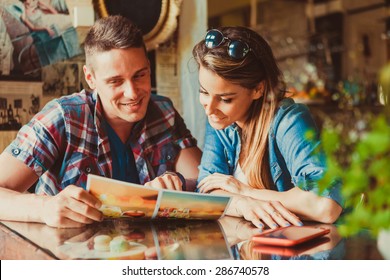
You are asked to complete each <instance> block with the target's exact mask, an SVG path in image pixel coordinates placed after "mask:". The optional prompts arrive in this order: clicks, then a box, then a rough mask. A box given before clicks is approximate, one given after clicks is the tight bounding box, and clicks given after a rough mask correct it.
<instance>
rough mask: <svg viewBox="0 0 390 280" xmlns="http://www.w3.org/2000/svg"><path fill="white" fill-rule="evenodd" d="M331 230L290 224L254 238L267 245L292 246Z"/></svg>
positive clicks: (255, 240) (253, 238)
mask: <svg viewBox="0 0 390 280" xmlns="http://www.w3.org/2000/svg"><path fill="white" fill-rule="evenodd" d="M329 232H330V229H324V228H320V227H311V226H302V227H299V226H289V227H283V228H277V229H274V230H269V231H266V232H263V233H261V234H258V235H254V236H253V237H252V240H253V241H254V242H257V243H261V244H265V245H273V246H286V247H290V246H295V245H298V244H301V243H303V242H306V241H309V240H312V239H314V238H318V237H320V236H323V235H326V234H328V233H329Z"/></svg>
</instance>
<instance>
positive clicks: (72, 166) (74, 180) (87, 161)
mask: <svg viewBox="0 0 390 280" xmlns="http://www.w3.org/2000/svg"><path fill="white" fill-rule="evenodd" d="M88 174H98V169H97V161H96V159H94V158H93V157H91V156H89V155H86V154H82V153H73V154H72V156H71V158H70V159H69V161H68V164H67V167H66V170H65V173H64V176H63V178H62V182H61V186H62V188H65V187H67V186H68V185H76V186H79V187H82V188H83V189H86V186H87V178H88Z"/></svg>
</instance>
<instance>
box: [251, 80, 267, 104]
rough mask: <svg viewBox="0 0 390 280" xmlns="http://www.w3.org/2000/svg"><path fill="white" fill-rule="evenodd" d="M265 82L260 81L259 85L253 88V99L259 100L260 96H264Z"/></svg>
mask: <svg viewBox="0 0 390 280" xmlns="http://www.w3.org/2000/svg"><path fill="white" fill-rule="evenodd" d="M264 88H265V87H264V82H260V83H258V85H257V86H256V88H255V89H254V90H253V96H252V97H253V100H257V99H259V98H260V97H262V96H263V94H264Z"/></svg>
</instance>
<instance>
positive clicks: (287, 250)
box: [253, 237, 330, 257]
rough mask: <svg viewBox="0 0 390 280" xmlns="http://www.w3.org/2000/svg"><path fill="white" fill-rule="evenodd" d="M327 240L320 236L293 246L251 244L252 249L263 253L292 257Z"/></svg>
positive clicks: (327, 240) (328, 239) (313, 248)
mask: <svg viewBox="0 0 390 280" xmlns="http://www.w3.org/2000/svg"><path fill="white" fill-rule="evenodd" d="M327 242H330V238H328V237H320V238H315V239H314V240H310V241H308V242H304V243H303V244H298V245H297V246H294V247H282V246H271V245H263V244H257V245H255V246H253V251H254V252H257V253H261V254H265V255H279V256H283V257H292V256H298V255H301V254H304V253H305V252H306V251H308V250H312V251H313V250H314V252H313V253H315V252H316V251H315V248H316V247H319V246H320V245H323V244H325V243H327Z"/></svg>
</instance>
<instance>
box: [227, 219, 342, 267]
mask: <svg viewBox="0 0 390 280" xmlns="http://www.w3.org/2000/svg"><path fill="white" fill-rule="evenodd" d="M310 225H311V226H313V227H321V228H326V229H329V230H330V232H329V233H328V234H327V235H325V236H323V237H320V238H316V239H314V240H311V241H308V242H305V243H302V244H300V245H297V246H293V247H282V246H269V245H263V244H261V243H257V242H253V241H251V240H250V239H249V240H244V241H241V242H238V243H237V244H235V245H234V246H232V250H233V252H234V257H235V259H244V260H245V259H251V260H287V259H295V260H298V259H302V260H329V259H337V260H340V259H344V258H345V240H344V239H343V238H342V237H341V236H340V234H339V233H338V231H337V227H336V226H335V225H332V224H310Z"/></svg>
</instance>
